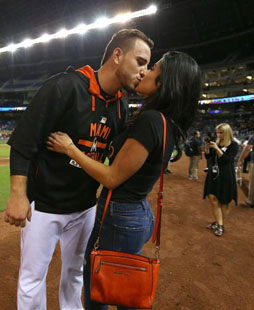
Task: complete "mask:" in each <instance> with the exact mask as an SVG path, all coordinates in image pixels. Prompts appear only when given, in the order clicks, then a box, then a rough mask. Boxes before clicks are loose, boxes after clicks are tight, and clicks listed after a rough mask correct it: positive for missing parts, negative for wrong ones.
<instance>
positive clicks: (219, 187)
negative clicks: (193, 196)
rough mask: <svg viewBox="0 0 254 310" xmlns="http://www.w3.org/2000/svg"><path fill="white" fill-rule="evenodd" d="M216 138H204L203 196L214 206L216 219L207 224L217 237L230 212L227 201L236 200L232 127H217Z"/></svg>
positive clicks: (221, 231)
mask: <svg viewBox="0 0 254 310" xmlns="http://www.w3.org/2000/svg"><path fill="white" fill-rule="evenodd" d="M216 133H217V140H216V142H213V141H206V143H205V157H206V159H209V167H208V173H207V176H206V180H205V188H204V198H206V196H208V199H209V201H210V203H211V205H212V207H213V215H214V218H215V221H214V222H212V223H211V224H209V225H208V226H207V228H209V229H212V230H214V234H215V235H216V236H222V235H223V233H224V219H225V218H226V216H227V215H228V213H229V203H230V201H231V200H234V201H235V203H237V186H236V179H235V168H234V158H235V156H236V154H237V151H238V144H237V143H236V142H235V141H234V137H233V132H232V129H231V127H230V126H229V125H228V124H226V123H222V124H220V125H218V126H217V127H216Z"/></svg>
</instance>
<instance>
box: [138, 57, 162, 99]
mask: <svg viewBox="0 0 254 310" xmlns="http://www.w3.org/2000/svg"><path fill="white" fill-rule="evenodd" d="M161 62H162V60H159V61H158V62H156V64H154V66H153V67H152V68H151V69H150V70H148V71H147V72H146V75H145V77H144V78H143V79H142V80H141V82H140V83H139V85H138V87H137V88H136V91H137V93H139V94H141V95H143V96H144V97H148V96H150V95H152V94H153V93H154V92H155V91H156V90H157V89H158V88H159V87H160V85H161V82H160V81H159V82H157V83H156V79H157V77H158V76H159V74H160V72H161Z"/></svg>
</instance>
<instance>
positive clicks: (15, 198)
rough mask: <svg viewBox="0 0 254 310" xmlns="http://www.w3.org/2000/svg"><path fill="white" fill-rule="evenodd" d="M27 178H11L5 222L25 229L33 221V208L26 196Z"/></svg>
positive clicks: (20, 176) (18, 176)
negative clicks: (28, 222) (27, 223)
mask: <svg viewBox="0 0 254 310" xmlns="http://www.w3.org/2000/svg"><path fill="white" fill-rule="evenodd" d="M26 188H27V177H26V176H23V175H12V176H11V194H10V197H9V199H8V201H7V206H6V210H5V214H4V220H5V222H6V223H10V224H11V225H15V226H21V227H24V226H25V225H26V219H28V221H30V220H31V206H30V203H29V200H28V198H27V194H26Z"/></svg>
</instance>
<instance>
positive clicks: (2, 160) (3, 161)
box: [0, 157, 9, 166]
mask: <svg viewBox="0 0 254 310" xmlns="http://www.w3.org/2000/svg"><path fill="white" fill-rule="evenodd" d="M8 164H9V157H0V166H6V165H8Z"/></svg>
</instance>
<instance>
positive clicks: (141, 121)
mask: <svg viewBox="0 0 254 310" xmlns="http://www.w3.org/2000/svg"><path fill="white" fill-rule="evenodd" d="M127 138H132V139H135V140H137V141H138V142H139V143H141V144H142V145H143V146H144V147H145V148H146V149H147V151H148V152H149V155H148V157H147V159H146V161H145V162H144V164H143V166H142V167H141V168H140V169H139V170H138V171H137V172H136V173H135V174H134V175H133V176H132V177H130V178H129V179H128V180H127V181H125V182H124V183H122V184H121V185H119V186H118V187H117V188H116V189H114V190H113V192H112V198H111V200H112V201H117V202H136V201H141V200H143V199H145V198H146V196H147V195H148V193H149V192H150V191H151V190H152V188H153V186H154V184H155V182H156V181H157V180H158V178H159V176H160V172H161V161H162V146H163V120H162V118H161V115H160V113H159V112H158V111H155V110H149V111H145V112H143V113H141V114H140V115H139V117H138V119H137V120H136V122H135V123H134V125H132V126H131V127H130V128H129V129H128V130H126V131H125V132H123V133H122V134H120V135H118V136H117V137H115V138H114V139H113V141H112V143H111V145H110V146H109V152H110V156H109V158H110V164H111V163H112V162H113V160H114V158H115V156H116V154H117V153H118V152H119V150H120V149H121V147H122V145H123V144H124V142H125V141H126V139H127ZM174 143H175V141H174V136H173V128H172V125H171V122H170V121H168V120H167V139H166V150H165V156H164V166H166V165H167V164H168V161H169V159H170V157H171V154H172V152H173V147H174ZM133 156H135V154H133ZM107 193H108V190H107V189H106V188H103V190H102V193H101V197H103V198H106V197H107Z"/></svg>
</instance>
